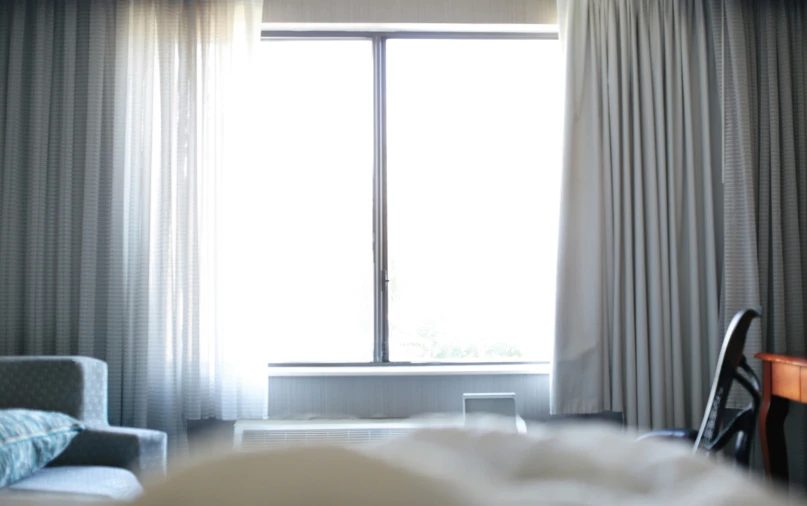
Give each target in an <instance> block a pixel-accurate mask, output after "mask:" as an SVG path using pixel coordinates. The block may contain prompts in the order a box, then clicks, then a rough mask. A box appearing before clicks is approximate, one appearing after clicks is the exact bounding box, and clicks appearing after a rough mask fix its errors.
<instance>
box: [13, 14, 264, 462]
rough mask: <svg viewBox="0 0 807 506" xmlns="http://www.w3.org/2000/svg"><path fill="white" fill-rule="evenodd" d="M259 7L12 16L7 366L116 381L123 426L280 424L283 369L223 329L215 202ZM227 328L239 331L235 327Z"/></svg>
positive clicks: (114, 411)
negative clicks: (272, 384)
mask: <svg viewBox="0 0 807 506" xmlns="http://www.w3.org/2000/svg"><path fill="white" fill-rule="evenodd" d="M260 18H261V2H259V1H249V0H243V1H210V2H208V1H187V2H163V1H156V0H151V1H148V0H137V1H135V0H90V1H78V0H65V1H55V0H36V1H29V2H25V1H17V2H0V63H2V64H3V66H2V68H0V280H2V281H1V282H0V355H20V354H25V355H88V356H94V357H98V358H101V359H103V360H105V361H106V362H107V364H108V366H109V420H110V422H111V423H114V424H121V425H129V426H143V427H151V428H155V429H161V430H165V431H167V432H168V433H169V436H170V437H169V444H170V446H171V447H172V448H174V449H179V450H182V449H183V448H184V447H185V435H184V434H185V422H186V421H187V420H188V419H198V418H206V417H213V416H215V417H218V418H228V419H234V418H261V417H264V416H266V405H267V392H266V389H267V385H266V383H267V377H266V363H267V362H268V357H266V356H262V355H260V354H250V349H249V342H248V339H249V338H250V337H251V336H240V335H233V334H232V333H231V332H227V330H228V327H226V325H225V326H222V323H221V322H220V321H219V319H218V318H217V300H216V297H217V293H216V292H217V290H216V287H217V283H218V280H217V278H216V273H217V266H216V261H217V249H216V233H217V230H216V205H217V203H216V191H217V185H216V181H217V178H219V177H220V176H221V173H223V172H226V170H227V167H228V166H232V164H234V163H241V162H243V160H245V159H249V157H250V152H251V151H250V149H251V148H252V147H254V146H255V145H257V143H255V142H254V139H253V137H252V136H251V132H250V131H249V128H248V127H250V128H251V127H252V126H253V124H252V123H251V122H250V121H246V120H245V118H248V117H249V113H250V109H249V107H248V105H249V101H250V100H252V94H251V90H250V89H249V83H250V82H252V80H251V76H250V74H249V72H250V68H251V60H250V55H251V52H252V50H253V48H254V45H255V44H256V43H257V41H258V40H259V25H260ZM225 323H226V322H225Z"/></svg>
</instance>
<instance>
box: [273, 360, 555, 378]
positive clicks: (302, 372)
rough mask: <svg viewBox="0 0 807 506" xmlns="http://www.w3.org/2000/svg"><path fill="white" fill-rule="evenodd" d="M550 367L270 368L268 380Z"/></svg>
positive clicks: (543, 367) (544, 369)
mask: <svg viewBox="0 0 807 506" xmlns="http://www.w3.org/2000/svg"><path fill="white" fill-rule="evenodd" d="M550 371H551V364H548V363H541V364H494V365H487V364H486V365H477V364H468V365H465V364H463V365H405V366H363V367H343V366H334V367H269V377H288V376H313V377H316V376H469V375H470V376H475V375H491V374H494V375H503V374H544V375H547V374H549V373H550Z"/></svg>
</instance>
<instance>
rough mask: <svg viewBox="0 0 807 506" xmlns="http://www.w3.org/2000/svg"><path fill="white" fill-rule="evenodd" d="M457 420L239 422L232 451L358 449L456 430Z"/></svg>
mask: <svg viewBox="0 0 807 506" xmlns="http://www.w3.org/2000/svg"><path fill="white" fill-rule="evenodd" d="M461 425H462V419H461V418H458V417H440V418H437V417H430V418H425V419H404V420H392V419H381V420H319V419H317V420H239V421H237V422H236V423H235V447H236V448H239V449H242V450H261V449H267V448H273V447H279V446H288V445H313V444H326V443H327V444H342V445H359V444H365V443H371V442H374V441H384V440H388V439H392V438H395V437H399V436H403V435H406V434H410V433H412V432H414V431H416V430H419V429H425V428H439V427H458V426H461Z"/></svg>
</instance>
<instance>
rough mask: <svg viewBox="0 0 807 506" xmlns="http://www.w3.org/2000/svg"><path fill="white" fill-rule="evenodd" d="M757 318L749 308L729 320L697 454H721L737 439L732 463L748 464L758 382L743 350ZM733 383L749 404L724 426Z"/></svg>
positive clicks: (760, 313) (757, 397) (702, 425)
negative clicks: (737, 386) (749, 400)
mask: <svg viewBox="0 0 807 506" xmlns="http://www.w3.org/2000/svg"><path fill="white" fill-rule="evenodd" d="M759 316H762V310H761V309H756V308H749V309H744V310H742V311H740V312H738V313H737V314H736V315H735V316H734V318H733V319H732V320H731V324H729V328H728V330H727V331H726V337H725V338H724V339H723V346H722V348H721V350H720V357H719V359H718V361H717V369H716V371H715V379H714V382H713V383H712V391H711V393H710V395H709V401H708V402H707V404H706V412H705V414H704V417H703V422H702V423H701V428H700V431H699V432H698V437H697V439H696V441H695V450H696V451H697V450H703V451H707V452H712V451H719V450H721V449H722V448H723V447H724V446H725V444H726V443H727V442H728V441H729V440H730V439H731V437H732V436H734V435H737V446H736V450H735V461H737V462H738V463H740V464H744V465H747V464H748V458H749V455H750V449H751V438H752V436H753V432H754V427H755V425H756V414H757V411H758V410H759V380H758V379H757V377H756V376H755V375H754V373H753V371H752V370H751V368H750V367H748V364H747V363H746V361H745V356H744V355H743V348H745V340H746V336H747V334H748V329H749V327H750V326H751V322H752V321H753V320H754V318H756V317H759ZM735 380H736V381H737V382H738V383H740V385H742V386H743V387H744V388H745V389H746V390H747V391H748V393H749V394H750V395H751V404H749V405H748V406H747V407H746V408H745V409H743V410H742V411H741V412H740V413H739V414H738V415H736V416H735V417H734V418H733V419H732V420H731V421H730V422H728V423H723V421H724V418H725V412H726V401H727V400H728V396H729V392H730V390H731V385H732V383H733V382H734V381H735Z"/></svg>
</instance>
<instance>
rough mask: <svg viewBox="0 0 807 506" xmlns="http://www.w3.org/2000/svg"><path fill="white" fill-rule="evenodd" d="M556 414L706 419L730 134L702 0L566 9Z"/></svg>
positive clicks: (576, 1)
mask: <svg viewBox="0 0 807 506" xmlns="http://www.w3.org/2000/svg"><path fill="white" fill-rule="evenodd" d="M558 5H559V9H558V14H559V23H560V29H561V42H562V44H563V46H564V51H565V53H566V56H565V58H566V63H567V70H566V113H565V118H566V124H565V141H564V159H563V171H564V176H563V190H562V192H563V193H562V204H561V206H562V208H561V226H560V236H559V237H560V241H559V255H558V282H557V310H556V340H555V356H554V365H553V375H552V381H551V384H552V386H551V393H552V399H551V406H552V409H553V411H554V412H556V413H580V412H597V411H603V410H613V411H621V412H623V413H624V415H625V418H626V421H627V422H628V423H630V424H633V425H638V426H641V427H652V428H657V427H663V426H691V427H697V426H699V422H700V420H701V418H702V416H703V409H704V406H705V402H706V398H707V396H708V388H709V381H710V380H711V376H712V374H713V368H714V364H715V362H716V360H717V355H718V351H719V346H720V342H721V337H722V332H721V328H720V320H719V314H718V313H719V309H720V307H719V300H720V286H721V272H722V249H721V248H722V245H721V241H720V231H721V230H722V222H721V220H722V216H721V214H722V213H721V211H722V194H721V192H722V188H721V184H720V178H721V151H720V146H721V131H720V109H719V106H720V100H719V94H718V91H719V90H718V80H717V75H716V71H715V68H716V67H715V62H714V41H713V40H712V37H711V35H710V34H711V32H712V31H711V29H710V27H711V23H712V20H711V18H710V12H709V9H708V8H707V5H706V3H705V2H702V1H700V0H652V1H650V0H561V1H559V4H558Z"/></svg>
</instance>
